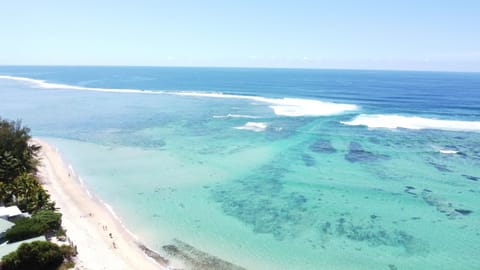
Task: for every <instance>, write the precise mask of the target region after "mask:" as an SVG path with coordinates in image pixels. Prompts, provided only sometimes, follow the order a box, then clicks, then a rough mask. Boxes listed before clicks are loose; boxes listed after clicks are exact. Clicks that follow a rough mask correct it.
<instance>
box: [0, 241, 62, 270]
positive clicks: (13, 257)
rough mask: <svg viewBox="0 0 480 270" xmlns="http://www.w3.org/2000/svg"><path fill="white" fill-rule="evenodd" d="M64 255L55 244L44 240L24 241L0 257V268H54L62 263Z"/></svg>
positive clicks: (38, 269)
mask: <svg viewBox="0 0 480 270" xmlns="http://www.w3.org/2000/svg"><path fill="white" fill-rule="evenodd" d="M63 260H64V255H63V252H62V250H61V249H60V247H59V246H58V245H56V244H53V243H50V242H45V241H34V242H31V243H24V244H22V245H20V247H19V248H18V249H17V250H16V251H14V252H12V253H10V254H8V255H6V256H4V257H3V258H2V263H1V269H2V270H25V269H37V270H54V269H58V267H59V266H60V265H61V264H62V263H63Z"/></svg>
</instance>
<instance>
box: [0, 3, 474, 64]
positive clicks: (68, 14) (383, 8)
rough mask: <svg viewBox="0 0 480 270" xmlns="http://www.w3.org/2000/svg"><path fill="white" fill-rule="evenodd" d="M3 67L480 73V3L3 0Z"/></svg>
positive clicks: (0, 55) (0, 54)
mask: <svg viewBox="0 0 480 270" xmlns="http://www.w3.org/2000/svg"><path fill="white" fill-rule="evenodd" d="M0 65H129V66H227V67H288V68H345V69H398V70H451V71H480V1H478V0H457V1H452V0H401V1H397V0H362V1H358V0H351V1H346V0H336V1H322V0H316V1H314V0H310V1H309V0H295V1H293V0H291V1H287V0H238V1H237V0H223V1H215V0H201V1H200V0H191V1H187V0H170V1H164V0H156V1H155V0H131V1H126V0H82V1H65V0H42V1H38V0H15V1H13V0H0Z"/></svg>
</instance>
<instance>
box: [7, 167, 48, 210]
mask: <svg viewBox="0 0 480 270" xmlns="http://www.w3.org/2000/svg"><path fill="white" fill-rule="evenodd" d="M0 202H2V203H3V204H6V205H9V204H16V205H18V208H20V210H22V211H24V212H28V213H34V212H36V211H39V210H40V209H51V210H53V209H54V207H55V205H54V204H53V203H52V202H51V201H50V196H49V195H48V193H47V192H46V191H45V190H44V189H43V187H42V185H41V184H40V182H39V181H38V179H37V178H36V177H35V176H34V175H32V174H29V173H22V174H21V175H20V176H18V177H17V178H15V180H13V181H11V182H0Z"/></svg>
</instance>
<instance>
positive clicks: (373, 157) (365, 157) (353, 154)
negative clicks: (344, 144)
mask: <svg viewBox="0 0 480 270" xmlns="http://www.w3.org/2000/svg"><path fill="white" fill-rule="evenodd" d="M345 159H346V160H348V161H350V162H374V161H379V160H384V159H388V156H386V155H379V154H374V153H372V152H369V151H366V150H364V149H363V147H362V145H361V144H359V143H357V142H351V143H350V145H349V146H348V153H347V154H346V155H345Z"/></svg>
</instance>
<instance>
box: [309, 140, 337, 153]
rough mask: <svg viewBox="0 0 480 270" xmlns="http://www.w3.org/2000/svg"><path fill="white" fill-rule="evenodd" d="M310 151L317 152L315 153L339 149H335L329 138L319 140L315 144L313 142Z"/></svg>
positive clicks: (333, 151) (332, 151)
mask: <svg viewBox="0 0 480 270" xmlns="http://www.w3.org/2000/svg"><path fill="white" fill-rule="evenodd" d="M308 148H309V149H310V151H312V152H315V153H327V154H331V153H335V152H337V149H335V148H334V147H333V146H332V144H331V143H330V141H328V140H317V141H316V142H314V143H313V144H311V145H310V146H309V147H308Z"/></svg>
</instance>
